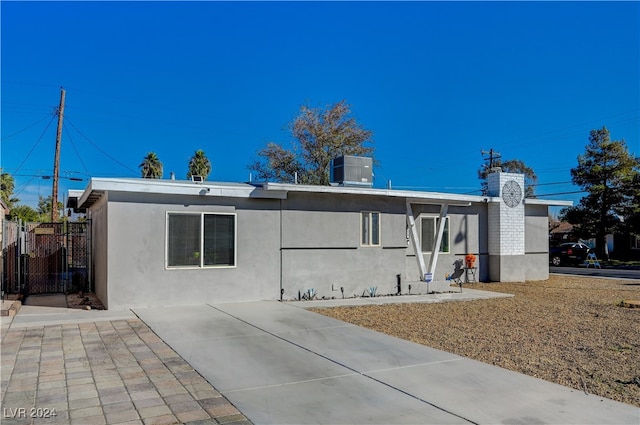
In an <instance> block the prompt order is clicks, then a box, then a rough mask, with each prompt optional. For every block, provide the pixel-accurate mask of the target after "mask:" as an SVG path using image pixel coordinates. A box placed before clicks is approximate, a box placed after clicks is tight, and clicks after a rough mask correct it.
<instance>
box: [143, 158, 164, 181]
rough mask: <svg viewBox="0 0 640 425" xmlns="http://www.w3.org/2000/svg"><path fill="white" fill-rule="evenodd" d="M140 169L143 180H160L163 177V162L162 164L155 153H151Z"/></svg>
mask: <svg viewBox="0 0 640 425" xmlns="http://www.w3.org/2000/svg"><path fill="white" fill-rule="evenodd" d="M138 167H140V171H141V174H142V178H143V179H159V178H161V177H162V162H160V160H159V159H158V156H157V155H156V153H155V152H149V153H148V154H147V156H145V157H144V159H143V160H142V162H141V163H140V165H139V166H138Z"/></svg>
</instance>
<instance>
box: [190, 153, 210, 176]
mask: <svg viewBox="0 0 640 425" xmlns="http://www.w3.org/2000/svg"><path fill="white" fill-rule="evenodd" d="M210 172H211V162H210V161H209V158H207V155H206V154H205V153H204V151H203V150H202V149H198V150H197V151H196V152H195V153H194V154H193V156H192V157H191V159H190V160H189V171H188V172H187V178H188V179H190V178H191V176H202V178H203V179H204V180H206V179H207V177H208V176H209V173H210Z"/></svg>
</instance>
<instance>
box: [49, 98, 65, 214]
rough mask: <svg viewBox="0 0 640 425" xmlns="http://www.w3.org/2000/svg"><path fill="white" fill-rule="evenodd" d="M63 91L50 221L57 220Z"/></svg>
mask: <svg viewBox="0 0 640 425" xmlns="http://www.w3.org/2000/svg"><path fill="white" fill-rule="evenodd" d="M64 95H65V91H64V89H63V88H62V87H60V106H58V111H57V112H58V131H57V133H56V153H55V157H54V160H53V193H52V194H51V221H52V222H54V223H55V222H57V221H58V175H59V174H60V142H61V141H62V118H63V117H64Z"/></svg>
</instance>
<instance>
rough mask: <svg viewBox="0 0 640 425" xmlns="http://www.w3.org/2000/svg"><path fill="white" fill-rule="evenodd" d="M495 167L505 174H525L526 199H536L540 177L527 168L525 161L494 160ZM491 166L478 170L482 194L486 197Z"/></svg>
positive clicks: (484, 166)
mask: <svg viewBox="0 0 640 425" xmlns="http://www.w3.org/2000/svg"><path fill="white" fill-rule="evenodd" d="M493 164H494V165H493V166H494V167H500V168H501V169H502V171H504V172H505V173H519V174H524V196H525V198H535V197H536V196H535V187H536V185H537V184H538V176H537V175H536V173H535V171H533V168H531V167H529V166H527V164H525V163H524V161H521V160H519V159H510V160H508V161H504V162H503V161H502V160H501V159H499V158H498V159H496V160H494V163H493ZM489 172H490V170H489V166H488V165H486V164H485V165H483V166H482V167H480V169H479V170H478V178H479V179H480V181H481V183H480V185H481V190H482V194H483V195H486V194H487V191H488V188H487V175H488V174H489Z"/></svg>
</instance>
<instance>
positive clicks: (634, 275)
mask: <svg viewBox="0 0 640 425" xmlns="http://www.w3.org/2000/svg"><path fill="white" fill-rule="evenodd" d="M549 273H557V274H572V275H579V276H596V277H609V278H614V279H638V280H640V270H632V269H595V268H593V267H589V268H587V267H554V266H549Z"/></svg>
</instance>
